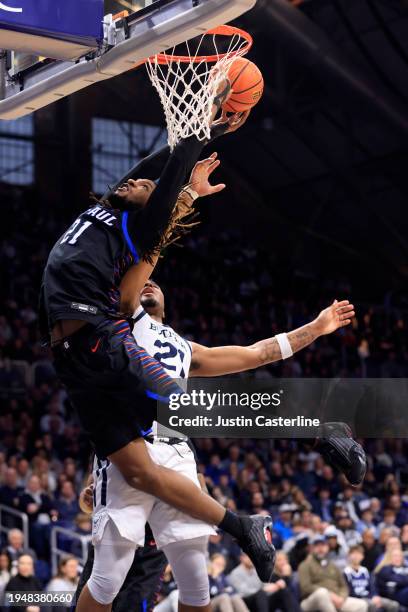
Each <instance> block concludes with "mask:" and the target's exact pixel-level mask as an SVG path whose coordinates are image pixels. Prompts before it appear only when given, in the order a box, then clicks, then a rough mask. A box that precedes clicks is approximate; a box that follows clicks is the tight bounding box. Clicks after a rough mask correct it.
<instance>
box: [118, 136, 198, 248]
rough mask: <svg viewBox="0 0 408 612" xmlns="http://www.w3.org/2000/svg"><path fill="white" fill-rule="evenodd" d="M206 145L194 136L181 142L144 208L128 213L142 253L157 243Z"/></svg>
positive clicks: (130, 226)
mask: <svg viewBox="0 0 408 612" xmlns="http://www.w3.org/2000/svg"><path fill="white" fill-rule="evenodd" d="M205 144H206V143H205V142H200V141H199V140H198V139H197V138H196V137H195V136H193V137H191V138H187V139H186V140H182V141H181V142H180V143H179V144H178V145H177V146H176V148H175V149H174V151H173V153H172V154H171V155H170V158H169V160H168V162H167V164H166V166H165V168H164V170H163V172H162V174H161V176H160V181H159V184H158V186H157V187H156V189H155V190H154V192H153V193H152V195H151V197H150V199H149V201H148V203H147V205H146V207H145V208H144V209H143V210H142V211H139V212H137V213H134V214H129V223H128V227H129V232H130V235H131V236H132V238H133V239H134V241H135V243H136V244H137V245H138V246H140V247H141V250H142V253H143V254H145V253H148V252H149V251H151V250H152V249H153V248H154V247H155V246H156V245H157V243H158V242H159V239H160V235H161V234H162V232H163V231H164V230H165V229H166V227H167V226H168V224H169V221H170V217H171V214H172V212H173V209H174V206H175V204H176V202H177V198H178V196H179V193H180V191H181V189H182V187H183V185H184V184H185V183H186V180H187V177H188V176H189V174H190V172H191V170H192V169H193V167H194V166H195V164H196V163H197V160H198V158H199V155H200V153H201V151H202V150H203V148H204V146H205Z"/></svg>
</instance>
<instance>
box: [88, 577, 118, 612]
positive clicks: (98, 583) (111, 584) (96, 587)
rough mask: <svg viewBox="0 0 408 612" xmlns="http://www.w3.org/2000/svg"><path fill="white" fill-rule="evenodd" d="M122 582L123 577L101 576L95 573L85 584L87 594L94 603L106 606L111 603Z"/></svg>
mask: <svg viewBox="0 0 408 612" xmlns="http://www.w3.org/2000/svg"><path fill="white" fill-rule="evenodd" d="M125 578H126V576H125ZM123 582H124V578H123V576H118V575H117V574H116V575H112V574H110V575H109V574H107V575H102V574H100V573H97V572H92V575H91V577H90V579H89V580H88V583H87V584H88V589H89V592H90V593H91V595H92V597H93V598H94V599H95V601H97V602H98V603H99V604H103V605H105V606H107V605H108V604H111V603H112V602H113V600H114V599H115V597H116V595H117V594H118V593H119V591H120V588H121V586H122V584H123Z"/></svg>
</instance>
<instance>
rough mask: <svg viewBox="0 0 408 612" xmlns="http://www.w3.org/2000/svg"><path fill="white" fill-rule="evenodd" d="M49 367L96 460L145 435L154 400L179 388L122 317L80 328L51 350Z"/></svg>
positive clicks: (153, 414)
mask: <svg viewBox="0 0 408 612" xmlns="http://www.w3.org/2000/svg"><path fill="white" fill-rule="evenodd" d="M53 352H54V357H55V368H56V371H57V374H58V376H59V377H60V379H61V381H62V382H63V383H64V385H65V386H66V388H67V392H68V396H69V398H70V400H71V402H72V404H73V406H74V407H75V409H76V410H77V413H78V416H79V419H80V421H81V424H82V427H83V429H84V431H85V433H86V434H87V435H88V436H89V439H90V441H91V443H92V444H93V446H94V448H95V452H96V454H97V455H98V457H99V458H101V459H102V458H106V457H108V456H109V455H111V454H112V453H114V452H116V451H118V450H119V449H121V448H123V447H124V446H126V445H127V444H128V443H129V442H131V441H132V440H134V439H135V438H138V437H143V436H145V435H147V434H148V433H149V430H150V428H151V426H152V422H153V421H154V420H155V419H156V416H157V404H158V402H167V401H168V397H169V396H170V395H171V394H172V393H182V392H183V391H182V389H181V388H180V387H179V386H178V385H177V384H176V383H175V381H174V380H173V379H171V378H170V377H169V375H168V374H167V372H166V371H165V369H164V368H163V366H162V365H161V364H160V363H158V362H157V361H156V360H155V359H153V358H152V357H151V356H150V355H148V353H146V351H145V350H144V349H142V348H141V347H140V346H138V344H137V343H136V340H135V339H134V337H133V334H132V331H131V328H130V325H129V323H128V321H126V320H125V319H120V320H112V319H107V320H106V321H104V322H102V323H100V324H99V325H97V326H91V325H86V326H85V327H83V328H81V329H80V330H79V331H78V332H76V333H75V334H73V335H72V336H70V337H69V338H67V339H65V340H64V341H62V342H61V343H60V344H58V345H57V346H55V347H54V348H53Z"/></svg>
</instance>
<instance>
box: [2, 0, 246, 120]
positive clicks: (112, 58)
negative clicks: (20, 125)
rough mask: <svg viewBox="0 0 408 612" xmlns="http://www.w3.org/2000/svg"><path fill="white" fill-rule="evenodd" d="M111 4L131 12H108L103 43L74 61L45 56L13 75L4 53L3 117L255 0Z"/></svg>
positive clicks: (114, 71)
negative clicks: (124, 13)
mask: <svg viewBox="0 0 408 612" xmlns="http://www.w3.org/2000/svg"><path fill="white" fill-rule="evenodd" d="M107 2H108V6H109V3H110V4H111V5H112V7H113V8H114V9H115V8H121V9H122V10H128V13H129V14H128V15H127V16H126V15H125V16H124V15H122V16H121V17H120V18H119V19H113V16H112V14H109V15H105V19H104V40H103V43H102V44H101V45H100V46H99V48H98V49H97V50H95V51H92V52H90V53H88V54H87V55H86V56H83V57H81V58H79V59H77V60H76V61H75V62H72V61H59V60H50V59H44V58H42V60H41V61H38V62H35V63H34V64H33V65H31V66H30V67H29V68H27V69H25V70H21V71H19V72H17V73H14V74H13V66H12V65H11V63H10V54H3V56H2V57H1V54H0V62H1V64H0V119H16V118H18V117H22V116H24V115H27V114H29V113H31V112H33V111H35V110H38V109H40V108H43V107H44V106H47V105H48V104H51V103H52V102H55V101H56V100H58V99H61V98H63V97H65V96H68V95H70V94H72V93H74V92H75V91H78V90H80V89H84V88H85V87H89V86H90V85H92V84H93V83H97V82H99V81H103V80H106V79H110V78H112V77H115V76H117V75H118V74H121V73H123V72H126V71H128V70H131V69H132V68H134V67H136V66H137V65H139V64H141V63H143V61H144V60H145V59H146V58H147V57H150V56H151V55H154V54H156V53H159V52H162V51H165V50H166V49H169V48H170V47H173V46H174V45H177V44H180V43H182V42H184V41H186V40H189V39H192V38H195V37H196V36H199V35H201V34H203V32H205V31H207V30H209V29H210V28H213V27H216V26H218V25H221V24H224V23H228V22H230V21H232V20H233V19H235V18H236V17H238V16H239V15H241V14H242V13H245V12H246V11H248V10H250V9H251V8H252V7H253V6H254V5H255V4H256V0H156V1H155V2H150V1H149V0H107ZM14 72H15V71H14Z"/></svg>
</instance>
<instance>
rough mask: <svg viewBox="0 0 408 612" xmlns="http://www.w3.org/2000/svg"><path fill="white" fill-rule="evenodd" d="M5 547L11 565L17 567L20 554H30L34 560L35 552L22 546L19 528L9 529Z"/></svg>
mask: <svg viewBox="0 0 408 612" xmlns="http://www.w3.org/2000/svg"><path fill="white" fill-rule="evenodd" d="M7 542H8V544H7V547H6V552H7V554H8V556H9V557H10V561H11V563H12V567H13V568H16V567H17V560H18V558H19V557H21V555H30V557H32V558H33V559H34V560H36V558H37V557H36V554H35V552H34V551H33V549H32V548H29V547H28V546H24V534H23V532H22V531H21V530H20V529H10V531H9V532H8V534H7Z"/></svg>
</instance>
